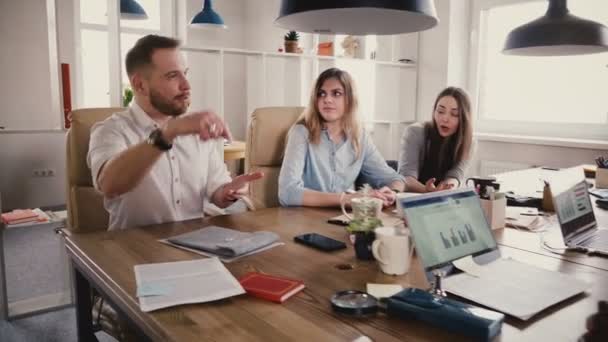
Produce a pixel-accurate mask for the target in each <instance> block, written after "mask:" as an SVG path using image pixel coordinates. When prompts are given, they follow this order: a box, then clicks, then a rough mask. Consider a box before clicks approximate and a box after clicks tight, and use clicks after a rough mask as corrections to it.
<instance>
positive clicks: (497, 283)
mask: <svg viewBox="0 0 608 342" xmlns="http://www.w3.org/2000/svg"><path fill="white" fill-rule="evenodd" d="M478 266H479V265H478ZM475 272H478V273H479V276H478V277H476V276H472V275H470V274H467V273H460V274H456V275H453V276H449V277H447V278H446V279H444V281H443V285H444V288H445V290H447V291H448V292H450V293H453V294H455V295H457V296H460V297H463V298H466V299H469V300H471V301H474V302H476V303H479V304H481V305H485V306H487V307H490V308H492V309H495V310H497V311H500V312H503V313H506V314H508V315H511V316H514V317H517V318H519V319H522V320H527V319H529V318H530V317H532V316H534V315H535V314H537V313H539V312H540V311H542V310H544V309H546V308H548V307H549V306H551V305H553V304H556V303H559V302H561V301H563V300H565V299H567V298H570V297H572V296H574V295H576V294H578V293H581V292H583V291H585V290H586V289H587V288H588V287H589V284H588V283H586V282H584V281H582V280H579V279H577V278H575V277H573V276H570V275H566V274H563V273H559V272H552V271H548V270H545V269H542V268H539V267H534V266H531V265H528V264H524V263H521V262H518V261H515V260H512V259H498V260H496V261H493V262H491V263H489V264H486V265H483V266H479V268H478V269H476V270H475Z"/></svg>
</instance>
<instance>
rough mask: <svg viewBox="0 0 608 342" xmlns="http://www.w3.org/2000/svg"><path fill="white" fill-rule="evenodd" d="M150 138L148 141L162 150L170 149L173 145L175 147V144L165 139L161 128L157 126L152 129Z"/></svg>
mask: <svg viewBox="0 0 608 342" xmlns="http://www.w3.org/2000/svg"><path fill="white" fill-rule="evenodd" d="M148 140H149V141H148V143H151V144H152V145H154V146H156V147H157V148H158V149H160V150H161V151H167V150H170V149H171V147H173V144H170V143H168V142H166V141H165V139H163V135H162V132H161V130H160V128H157V129H155V130H154V131H152V133H150V136H149V137H148Z"/></svg>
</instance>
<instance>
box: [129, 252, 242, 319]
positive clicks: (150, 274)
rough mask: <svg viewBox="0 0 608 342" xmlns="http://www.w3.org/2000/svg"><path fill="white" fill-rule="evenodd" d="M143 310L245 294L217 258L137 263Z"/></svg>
mask: <svg viewBox="0 0 608 342" xmlns="http://www.w3.org/2000/svg"><path fill="white" fill-rule="evenodd" d="M134 268H135V282H136V283H137V297H138V298H139V306H140V308H141V310H142V311H144V312H148V311H152V310H156V309H161V308H166V307H169V306H174V305H179V304H190V303H203V302H209V301H213V300H218V299H222V298H227V297H232V296H236V295H239V294H242V293H245V290H244V289H243V287H242V286H241V284H239V282H238V280H236V278H234V277H233V276H232V274H231V273H230V272H229V271H228V270H227V269H226V267H224V265H223V264H222V263H221V262H220V261H219V260H218V259H217V258H209V259H200V260H189V261H177V262H165V263H158V264H144V265H136V266H135V267H134Z"/></svg>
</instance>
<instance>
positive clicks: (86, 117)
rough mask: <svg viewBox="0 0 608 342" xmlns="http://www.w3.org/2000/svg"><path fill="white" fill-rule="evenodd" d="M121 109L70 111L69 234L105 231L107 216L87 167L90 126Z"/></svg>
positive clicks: (68, 149) (67, 149)
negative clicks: (70, 232)
mask: <svg viewBox="0 0 608 342" xmlns="http://www.w3.org/2000/svg"><path fill="white" fill-rule="evenodd" d="M124 110H125V109H124V108H85V109H77V110H74V111H72V126H71V128H70V130H69V131H68V136H67V141H66V152H67V158H66V160H67V178H68V179H67V187H68V189H67V196H66V197H67V207H68V229H70V231H72V232H87V231H94V230H105V229H107V228H108V220H109V215H108V212H107V211H106V210H105V208H104V206H103V196H102V195H101V194H100V193H99V192H97V191H96V190H95V189H94V188H93V180H92V178H91V170H90V169H89V167H88V165H87V153H88V152H89V138H90V135H91V126H93V124H95V123H96V122H98V121H103V120H105V119H106V118H108V117H109V116H110V115H112V114H113V113H117V112H121V111H124Z"/></svg>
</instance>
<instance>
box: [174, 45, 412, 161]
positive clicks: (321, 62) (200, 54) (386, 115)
mask: <svg viewBox="0 0 608 342" xmlns="http://www.w3.org/2000/svg"><path fill="white" fill-rule="evenodd" d="M378 38H379V43H380V44H391V45H390V49H389V48H387V47H386V46H384V45H382V47H383V48H385V50H387V51H388V52H386V53H385V52H382V51H384V50H383V49H381V48H380V46H379V47H378V51H379V52H381V53H380V54H379V57H382V58H385V59H384V60H378V59H376V60H371V59H357V58H345V57H333V56H317V55H310V54H294V53H280V52H266V51H256V50H246V49H235V48H219V47H218V48H213V47H198V46H186V47H184V48H183V50H184V51H185V53H186V58H187V60H188V65H189V67H190V72H189V78H190V83H191V87H192V94H194V96H193V98H192V107H191V108H193V109H203V108H212V109H215V110H217V111H218V112H219V114H220V115H222V116H223V117H224V119H225V120H226V121H227V122H228V124H229V125H230V128H231V130H232V132H233V134H234V136H235V138H236V139H239V140H244V138H245V133H246V127H247V124H248V120H249V114H250V113H251V112H253V110H254V109H255V108H258V107H262V106H306V105H307V104H308V101H309V96H310V91H311V90H312V86H313V82H314V81H315V79H316V77H317V76H318V75H319V73H320V72H322V71H323V70H325V69H327V68H330V67H338V68H341V69H344V70H347V71H348V72H349V73H350V74H351V75H352V77H353V79H354V80H355V85H356V90H357V93H358V95H359V111H358V112H359V114H360V119H361V120H362V121H363V122H364V123H365V125H366V127H367V128H368V130H369V131H370V132H371V134H372V137H373V139H374V142H375V143H376V145H377V147H378V149H379V150H380V152H381V153H382V154H383V156H384V157H385V158H386V159H396V158H397V156H398V152H399V140H400V135H401V132H402V129H403V128H404V127H405V126H406V125H407V124H410V123H412V122H414V121H415V120H416V113H415V109H416V88H417V81H418V79H417V75H418V65H417V64H416V63H401V62H395V61H394V60H395V59H398V58H397V57H400V56H403V55H402V54H399V52H398V51H399V50H400V49H401V50H403V49H404V46H405V44H409V50H407V51H408V53H409V54H408V55H405V57H403V58H407V59H410V60H412V61H416V60H417V53H418V52H417V51H418V35H417V34H413V35H400V36H392V37H388V38H387V37H382V39H380V37H378ZM336 45H338V44H336ZM377 56H378V55H377Z"/></svg>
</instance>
